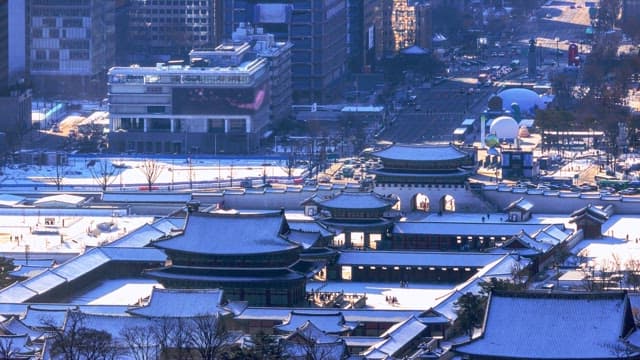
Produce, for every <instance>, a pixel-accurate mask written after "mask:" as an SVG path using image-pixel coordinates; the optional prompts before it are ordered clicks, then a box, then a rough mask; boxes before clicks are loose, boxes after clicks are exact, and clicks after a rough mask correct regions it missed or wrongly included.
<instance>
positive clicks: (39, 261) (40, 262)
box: [13, 259, 55, 268]
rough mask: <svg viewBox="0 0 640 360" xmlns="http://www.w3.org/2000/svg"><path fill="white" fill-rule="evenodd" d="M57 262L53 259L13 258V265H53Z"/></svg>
mask: <svg viewBox="0 0 640 360" xmlns="http://www.w3.org/2000/svg"><path fill="white" fill-rule="evenodd" d="M53 264H55V260H53V259H28V260H27V259H13V265H16V266H22V265H26V266H36V267H47V268H48V267H52V266H53Z"/></svg>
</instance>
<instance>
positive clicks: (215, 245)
mask: <svg viewBox="0 0 640 360" xmlns="http://www.w3.org/2000/svg"><path fill="white" fill-rule="evenodd" d="M285 224H286V220H285V218H284V215H283V214H281V213H280V212H272V213H255V214H225V213H202V212H194V213H190V214H189V216H188V217H187V223H186V224H185V227H184V232H183V233H180V234H177V235H173V236H170V237H169V238H167V239H161V240H158V241H155V242H154V243H153V245H154V246H156V247H158V248H161V249H167V250H173V251H181V252H188V253H198V254H208V255H225V256H228V255H241V254H244V255H246V254H260V253H273V252H280V251H285V250H292V249H295V248H297V247H299V246H300V245H298V244H295V243H293V242H291V241H289V240H287V239H286V234H285V231H286V229H285ZM212 229H215V231H212Z"/></svg>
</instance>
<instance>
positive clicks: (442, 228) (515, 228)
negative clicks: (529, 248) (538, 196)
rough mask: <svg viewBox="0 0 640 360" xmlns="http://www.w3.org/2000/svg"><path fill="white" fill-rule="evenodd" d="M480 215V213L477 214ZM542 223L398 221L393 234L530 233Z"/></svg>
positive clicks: (462, 234) (487, 234) (501, 234)
mask: <svg viewBox="0 0 640 360" xmlns="http://www.w3.org/2000/svg"><path fill="white" fill-rule="evenodd" d="M478 216H480V215H478ZM544 226H545V225H543V224H513V223H506V222H502V223H463V222H460V223H453V222H442V223H438V222H423V221H399V222H396V223H395V224H394V225H393V233H394V234H439V235H460V236H466V235H485V236H496V237H498V236H512V235H515V234H517V233H519V232H520V231H522V230H524V231H525V232H527V233H529V234H532V233H534V232H536V231H538V230H539V229H541V228H543V227H544Z"/></svg>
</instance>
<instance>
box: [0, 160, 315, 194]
mask: <svg viewBox="0 0 640 360" xmlns="http://www.w3.org/2000/svg"><path fill="white" fill-rule="evenodd" d="M95 160H96V161H105V162H107V166H106V168H105V169H106V170H107V171H106V172H111V170H112V169H113V167H112V164H115V165H116V166H117V167H118V168H117V169H116V171H115V172H114V173H113V175H112V176H110V177H108V179H109V183H110V186H109V188H110V189H113V190H116V189H127V190H137V189H138V188H139V187H140V186H142V185H146V184H147V180H146V176H145V170H144V169H143V164H144V162H145V161H146V159H143V158H122V157H113V158H106V157H105V158H101V159H95ZM153 161H155V162H156V163H157V165H158V167H159V169H160V174H159V176H158V178H157V180H156V181H155V185H158V186H159V187H169V188H174V189H178V188H183V189H184V188H189V186H193V187H202V186H209V187H210V186H217V185H218V183H220V186H222V187H226V186H230V184H231V180H233V184H234V185H235V186H238V185H239V182H240V180H242V179H245V178H253V179H256V180H258V181H260V180H262V179H263V175H264V174H266V176H265V178H266V179H267V180H269V181H274V182H285V181H287V180H289V169H288V167H287V161H286V160H283V159H273V158H267V159H242V158H239V159H228V158H225V159H213V158H211V159H199V158H194V159H190V160H188V159H186V158H173V159H163V158H154V159H153ZM89 164H91V159H88V158H81V157H71V158H69V162H68V165H65V166H62V167H56V166H38V165H28V166H27V165H19V166H18V165H12V166H9V167H7V168H6V169H5V170H4V174H3V175H2V176H1V177H0V188H1V187H3V186H4V187H5V188H7V189H11V188H16V187H17V186H19V185H24V186H25V187H27V188H32V187H35V186H42V185H46V184H48V185H49V186H52V185H53V184H55V180H56V179H58V178H61V179H62V185H63V189H76V188H87V187H94V188H95V187H97V185H98V183H97V182H96V180H95V178H94V176H93V175H92V172H91V168H93V171H94V173H97V174H101V173H103V172H105V171H101V168H100V164H97V163H96V164H94V165H93V166H88V165H89ZM306 170H307V169H306V168H305V167H303V166H298V167H294V168H292V173H291V179H293V178H299V177H301V176H302V175H303V174H304V172H305V171H306ZM60 171H62V175H59V174H61V172H60ZM98 178H101V176H98Z"/></svg>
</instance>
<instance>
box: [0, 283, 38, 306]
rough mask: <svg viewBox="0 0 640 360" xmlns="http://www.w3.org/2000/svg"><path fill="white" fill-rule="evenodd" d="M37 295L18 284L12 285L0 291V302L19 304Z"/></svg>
mask: <svg viewBox="0 0 640 360" xmlns="http://www.w3.org/2000/svg"><path fill="white" fill-rule="evenodd" d="M36 295H38V294H37V293H36V292H35V291H33V290H31V289H29V288H27V287H25V286H23V285H22V284H20V283H14V284H12V285H10V286H8V287H6V288H4V289H2V290H0V302H9V303H21V302H25V301H27V300H29V299H31V298H32V297H34V296H36Z"/></svg>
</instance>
